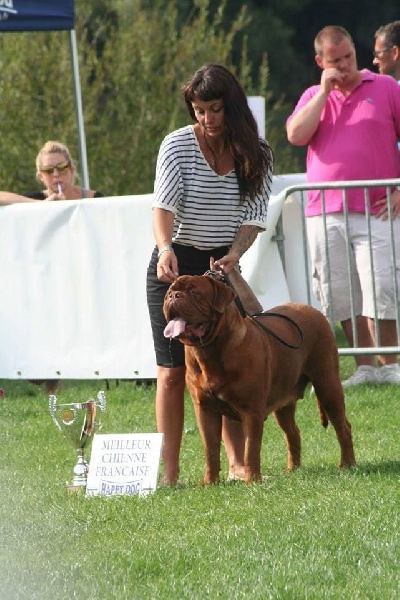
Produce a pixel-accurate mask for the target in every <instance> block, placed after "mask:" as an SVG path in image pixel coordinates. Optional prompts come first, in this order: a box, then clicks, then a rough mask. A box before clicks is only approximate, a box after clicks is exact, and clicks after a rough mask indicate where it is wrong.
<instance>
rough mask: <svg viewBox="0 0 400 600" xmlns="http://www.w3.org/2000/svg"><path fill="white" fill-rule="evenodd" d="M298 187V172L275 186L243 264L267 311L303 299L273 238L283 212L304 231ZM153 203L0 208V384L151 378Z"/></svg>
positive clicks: (298, 264) (295, 257) (297, 258)
mask: <svg viewBox="0 0 400 600" xmlns="http://www.w3.org/2000/svg"><path fill="white" fill-rule="evenodd" d="M301 183H304V175H302V174H299V175H286V176H282V177H278V178H274V181H273V189H272V196H271V200H270V206H269V212H268V229H267V231H266V232H264V233H262V234H260V235H259V236H258V239H257V240H256V243H255V244H254V245H253V247H252V248H250V250H249V251H248V252H247V253H246V254H245V255H244V256H243V258H242V260H241V264H242V268H243V275H244V276H245V278H246V279H247V280H248V281H249V282H250V284H251V285H252V287H253V288H254V291H255V292H256V294H257V296H258V299H259V300H260V302H261V304H262V305H263V308H264V309H267V308H271V307H272V306H275V305H276V304H280V303H282V302H287V301H289V300H291V299H294V300H297V301H301V300H302V299H303V300H305V299H306V296H305V291H304V290H303V289H302V284H303V283H304V282H301V281H300V283H299V284H296V282H295V281H294V280H293V281H290V280H288V279H287V277H286V275H285V273H284V270H283V267H282V261H281V258H280V254H279V251H278V247H277V243H276V241H274V239H273V233H274V231H275V226H276V223H277V220H278V219H279V216H280V215H281V213H282V210H283V211H284V214H285V213H286V216H287V218H288V219H289V218H290V219H291V220H292V223H291V228H290V229H291V230H292V231H293V232H294V235H297V233H296V232H297V231H298V230H299V229H300V228H301V223H300V221H297V222H296V215H297V216H298V215H299V214H300V213H299V211H298V210H297V209H296V199H292V198H289V199H288V200H287V201H286V203H285V206H284V191H282V190H284V188H286V187H289V186H290V185H295V184H301ZM151 201H152V194H147V195H143V196H122V197H112V198H98V199H91V200H79V201H76V200H73V201H64V202H54V203H52V202H49V203H45V204H43V205H41V206H37V204H35V203H32V204H14V205H10V206H3V207H1V209H0V231H1V237H0V256H1V257H2V258H3V260H2V261H0V281H1V282H2V284H3V285H2V292H1V294H0V340H1V343H0V378H5V379H19V378H20V379H52V378H61V379H63V378H65V379H74V378H76V379H98V378H99V379H104V378H110V379H111V378H115V379H119V378H120V379H152V378H154V377H155V373H156V365H155V358H154V351H153V343H152V336H151V329H150V322H149V318H148V312H147V304H146V289H145V288H146V270H147V264H148V262H149V259H150V255H151V251H152V248H153V246H154V240H153V234H152V211H151ZM21 231H23V232H24V235H23V236H22V235H21ZM285 243H286V244H287V252H286V256H287V258H288V259H289V263H288V264H289V271H290V273H294V274H295V277H297V278H298V277H299V273H301V272H304V265H302V251H301V250H300V248H298V249H297V251H295V252H293V249H292V245H291V241H290V231H288V233H287V240H286V242H285ZM289 248H291V250H290V251H289ZM4 257H7V259H6V260H5V259H4ZM290 261H292V262H294V263H295V264H294V265H293V266H292V267H290Z"/></svg>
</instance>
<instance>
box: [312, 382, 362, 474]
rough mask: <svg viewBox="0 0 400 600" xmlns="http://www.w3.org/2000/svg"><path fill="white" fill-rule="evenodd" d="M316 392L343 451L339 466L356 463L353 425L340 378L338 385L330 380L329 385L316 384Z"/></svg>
mask: <svg viewBox="0 0 400 600" xmlns="http://www.w3.org/2000/svg"><path fill="white" fill-rule="evenodd" d="M315 392H316V396H317V401H318V404H319V405H320V412H321V409H322V410H323V412H325V413H326V415H327V417H328V419H329V421H330V422H331V423H332V425H333V427H334V429H335V432H336V437H337V440H338V442H339V445H340V452H341V458H340V465H339V466H340V467H346V466H351V465H355V464H356V459H355V455H354V447H353V438H352V434H351V425H350V423H349V421H348V420H347V418H346V408H345V400H344V393H343V388H342V385H341V383H340V380H339V379H338V381H337V382H336V385H335V384H333V383H332V382H330V384H329V386H328V387H325V386H324V385H319V386H315Z"/></svg>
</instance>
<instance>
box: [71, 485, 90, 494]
mask: <svg viewBox="0 0 400 600" xmlns="http://www.w3.org/2000/svg"><path fill="white" fill-rule="evenodd" d="M67 492H68V494H84V493H85V492H86V485H74V484H72V483H71V484H68V485H67Z"/></svg>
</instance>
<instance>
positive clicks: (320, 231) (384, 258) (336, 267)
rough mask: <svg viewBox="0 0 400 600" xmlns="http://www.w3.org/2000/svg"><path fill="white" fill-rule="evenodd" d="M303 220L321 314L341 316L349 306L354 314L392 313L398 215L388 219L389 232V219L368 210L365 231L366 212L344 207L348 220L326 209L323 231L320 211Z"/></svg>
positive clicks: (399, 242) (398, 261) (399, 258)
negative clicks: (352, 210) (392, 219)
mask: <svg viewBox="0 0 400 600" xmlns="http://www.w3.org/2000/svg"><path fill="white" fill-rule="evenodd" d="M306 221H307V235H308V242H309V247H310V256H311V263H312V274H313V289H314V293H315V295H316V297H317V299H318V300H319V302H320V303H321V305H322V308H323V311H324V313H325V314H326V315H327V317H328V318H331V319H332V320H333V321H344V320H346V319H349V318H351V316H352V309H353V314H354V315H364V316H366V317H371V318H377V319H395V318H396V315H397V306H396V301H395V286H396V281H397V289H398V290H399V280H400V274H399V270H400V219H396V220H395V221H393V235H392V232H391V227H390V223H389V221H382V220H381V219H378V218H377V217H374V216H371V217H370V232H369V225H368V220H367V217H366V215H363V214H359V213H349V215H348V225H346V220H345V216H344V214H343V213H331V214H328V215H326V233H325V226H324V218H323V216H316V217H308V218H307V219H306ZM346 229H347V234H346ZM392 239H393V240H394V244H393V245H394V255H393V249H392V241H391V240H392ZM394 265H395V267H394ZM398 297H399V296H398ZM352 305H353V306H352Z"/></svg>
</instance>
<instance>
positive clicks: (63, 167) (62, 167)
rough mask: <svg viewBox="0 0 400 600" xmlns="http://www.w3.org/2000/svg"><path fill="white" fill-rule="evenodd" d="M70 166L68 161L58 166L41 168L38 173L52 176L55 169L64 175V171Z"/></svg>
mask: <svg viewBox="0 0 400 600" xmlns="http://www.w3.org/2000/svg"><path fill="white" fill-rule="evenodd" d="M70 165H71V163H70V162H69V160H67V161H66V162H62V163H58V165H54V166H53V165H52V166H49V167H42V168H41V169H40V172H41V173H47V175H53V173H54V171H55V170H56V169H57V171H58V172H59V173H64V171H66V170H67V169H68V167H70Z"/></svg>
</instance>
